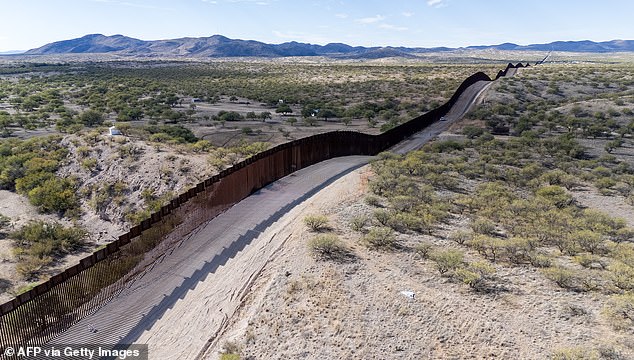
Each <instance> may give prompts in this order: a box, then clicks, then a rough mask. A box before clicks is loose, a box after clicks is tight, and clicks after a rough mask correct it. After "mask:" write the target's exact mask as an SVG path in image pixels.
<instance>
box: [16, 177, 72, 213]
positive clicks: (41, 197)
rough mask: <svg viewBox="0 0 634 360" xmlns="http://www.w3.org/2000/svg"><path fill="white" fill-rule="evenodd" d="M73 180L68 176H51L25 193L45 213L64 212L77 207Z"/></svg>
mask: <svg viewBox="0 0 634 360" xmlns="http://www.w3.org/2000/svg"><path fill="white" fill-rule="evenodd" d="M75 187H76V184H75V181H73V180H72V179H69V178H63V179H60V178H51V179H48V180H46V181H44V183H42V184H41V185H40V186H38V187H35V188H34V189H32V190H30V191H29V192H28V194H27V196H28V198H29V200H30V201H31V203H32V204H33V205H35V206H37V207H38V208H39V209H40V211H42V212H45V213H58V214H64V213H66V212H68V211H70V210H75V209H77V208H78V207H79V201H78V199H77V195H76V193H75Z"/></svg>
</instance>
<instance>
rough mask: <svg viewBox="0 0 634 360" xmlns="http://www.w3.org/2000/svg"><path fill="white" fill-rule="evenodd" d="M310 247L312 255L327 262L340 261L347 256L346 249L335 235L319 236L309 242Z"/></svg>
mask: <svg viewBox="0 0 634 360" xmlns="http://www.w3.org/2000/svg"><path fill="white" fill-rule="evenodd" d="M308 247H309V249H310V251H311V253H312V254H313V255H314V256H315V257H317V258H319V259H326V260H335V259H340V258H342V257H344V256H345V255H346V252H347V250H346V247H345V245H344V244H343V243H342V242H341V240H339V237H337V235H334V234H322V235H317V236H315V237H313V238H312V239H310V240H309V242H308Z"/></svg>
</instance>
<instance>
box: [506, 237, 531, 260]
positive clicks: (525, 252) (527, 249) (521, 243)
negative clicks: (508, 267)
mask: <svg viewBox="0 0 634 360" xmlns="http://www.w3.org/2000/svg"><path fill="white" fill-rule="evenodd" d="M500 245H501V247H502V249H503V250H504V255H505V256H506V258H507V259H508V260H509V261H510V262H512V263H514V264H521V263H524V262H527V261H529V259H530V253H531V251H532V250H533V240H532V239H529V238H523V237H512V238H510V239H507V240H503V241H501V242H500Z"/></svg>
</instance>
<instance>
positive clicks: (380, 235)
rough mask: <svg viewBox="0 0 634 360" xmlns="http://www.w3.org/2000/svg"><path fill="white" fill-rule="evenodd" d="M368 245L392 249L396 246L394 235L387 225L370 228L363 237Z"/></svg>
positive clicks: (373, 247)
mask: <svg viewBox="0 0 634 360" xmlns="http://www.w3.org/2000/svg"><path fill="white" fill-rule="evenodd" d="M363 239H364V241H365V243H366V244H367V246H368V247H370V248H372V249H375V250H392V249H394V248H396V246H397V242H396V235H395V234H394V231H393V230H392V229H390V228H388V227H379V228H372V229H370V231H368V233H367V234H366V235H365V237H364V238H363Z"/></svg>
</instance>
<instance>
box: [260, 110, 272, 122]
mask: <svg viewBox="0 0 634 360" xmlns="http://www.w3.org/2000/svg"><path fill="white" fill-rule="evenodd" d="M270 118H271V113H270V112H268V111H263V112H261V113H260V119H262V121H266V119H270Z"/></svg>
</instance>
